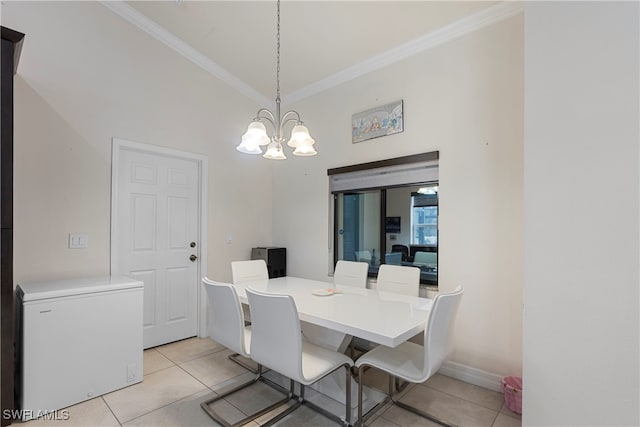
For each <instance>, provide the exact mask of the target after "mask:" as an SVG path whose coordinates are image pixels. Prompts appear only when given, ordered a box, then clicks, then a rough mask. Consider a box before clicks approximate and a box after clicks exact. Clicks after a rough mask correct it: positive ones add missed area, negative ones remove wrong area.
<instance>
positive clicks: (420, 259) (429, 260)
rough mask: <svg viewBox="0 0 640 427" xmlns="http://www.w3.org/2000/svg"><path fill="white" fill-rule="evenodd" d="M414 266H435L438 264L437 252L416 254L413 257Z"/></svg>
mask: <svg viewBox="0 0 640 427" xmlns="http://www.w3.org/2000/svg"><path fill="white" fill-rule="evenodd" d="M413 263H414V264H425V265H427V264H429V265H434V266H435V265H437V264H438V253H437V252H416V254H415V255H414V257H413Z"/></svg>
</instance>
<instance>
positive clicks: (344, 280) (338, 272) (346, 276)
mask: <svg viewBox="0 0 640 427" xmlns="http://www.w3.org/2000/svg"><path fill="white" fill-rule="evenodd" d="M368 274H369V264H367V263H366V262H355V261H344V260H340V261H338V262H337V264H336V269H335V270H334V272H333V285H334V286H337V285H342V286H354V287H356V288H366V287H367V275H368Z"/></svg>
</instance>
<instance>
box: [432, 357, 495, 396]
mask: <svg viewBox="0 0 640 427" xmlns="http://www.w3.org/2000/svg"><path fill="white" fill-rule="evenodd" d="M438 373H439V374H442V375H446V376H448V377H451V378H455V379H457V380H460V381H464V382H466V383H469V384H473V385H477V386H479V387H484V388H487V389H489V390H493V391H498V392H502V377H501V376H500V375H496V374H492V373H490V372H486V371H482V370H480V369H476V368H472V367H471V366H467V365H463V364H461V363H456V362H451V361H447V362H445V363H444V364H443V365H442V367H441V368H440V370H439V371H438Z"/></svg>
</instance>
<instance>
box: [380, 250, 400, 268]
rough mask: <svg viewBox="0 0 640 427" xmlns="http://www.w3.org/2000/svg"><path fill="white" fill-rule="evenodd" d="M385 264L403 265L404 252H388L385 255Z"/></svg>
mask: <svg viewBox="0 0 640 427" xmlns="http://www.w3.org/2000/svg"><path fill="white" fill-rule="evenodd" d="M384 263H385V264H391V265H402V252H387V253H386V254H384Z"/></svg>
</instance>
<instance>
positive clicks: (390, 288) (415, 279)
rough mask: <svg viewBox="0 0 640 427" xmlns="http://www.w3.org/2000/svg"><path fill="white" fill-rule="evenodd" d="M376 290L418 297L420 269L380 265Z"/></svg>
mask: <svg viewBox="0 0 640 427" xmlns="http://www.w3.org/2000/svg"><path fill="white" fill-rule="evenodd" d="M377 282H378V283H377V287H376V288H377V289H378V290H379V291H385V292H395V293H398V294H404V295H411V296H416V297H417V296H418V295H419V294H420V269H419V268H417V267H404V266H400V265H391V264H382V265H381V266H380V268H379V269H378V280H377Z"/></svg>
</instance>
